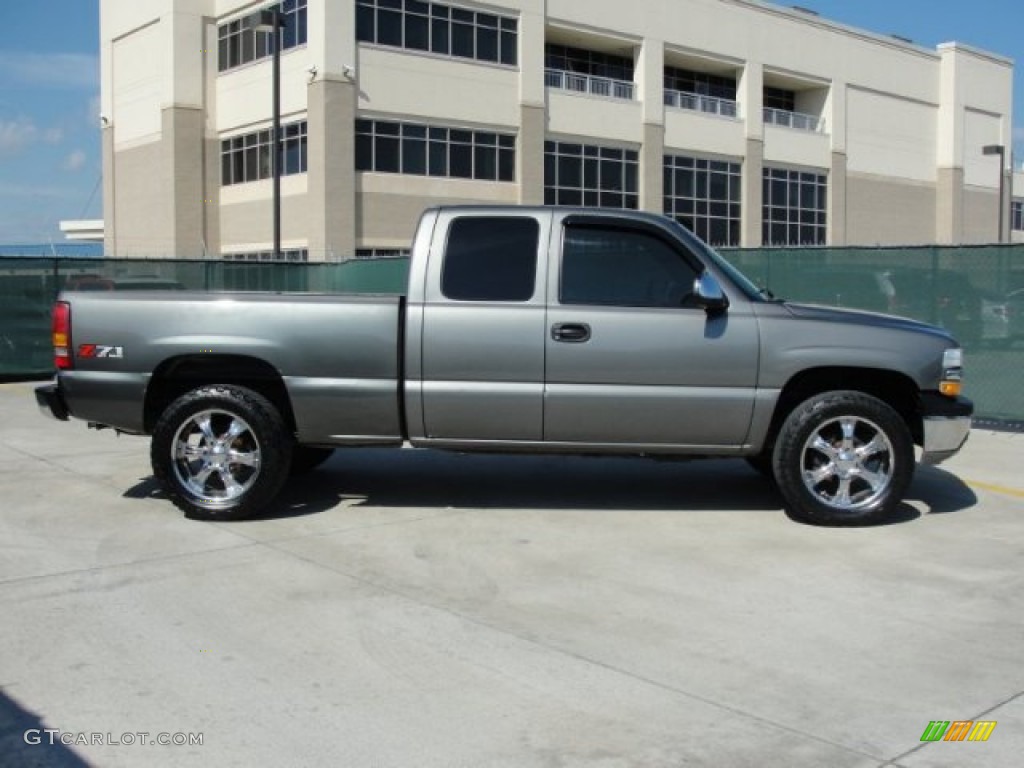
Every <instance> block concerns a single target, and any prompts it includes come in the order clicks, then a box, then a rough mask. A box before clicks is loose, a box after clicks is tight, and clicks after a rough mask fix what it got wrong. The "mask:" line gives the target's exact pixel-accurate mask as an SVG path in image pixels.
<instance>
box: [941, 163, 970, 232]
mask: <svg viewBox="0 0 1024 768" xmlns="http://www.w3.org/2000/svg"><path fill="white" fill-rule="evenodd" d="M935 202H936V208H937V210H936V215H935V242H937V243H938V244H939V245H959V244H960V243H962V242H963V239H964V217H963V214H964V169H963V168H939V178H938V183H937V184H936V189H935Z"/></svg>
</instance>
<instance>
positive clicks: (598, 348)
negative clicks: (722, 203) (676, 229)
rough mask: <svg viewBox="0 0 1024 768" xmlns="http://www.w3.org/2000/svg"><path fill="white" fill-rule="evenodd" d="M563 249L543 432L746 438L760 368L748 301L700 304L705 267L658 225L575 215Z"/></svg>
mask: <svg viewBox="0 0 1024 768" xmlns="http://www.w3.org/2000/svg"><path fill="white" fill-rule="evenodd" d="M602 222H603V223H602ZM560 251H561V259H553V260H552V262H553V263H552V265H551V268H550V270H549V291H548V294H549V302H550V306H549V313H548V322H547V326H548V328H547V330H548V332H547V334H546V342H545V343H546V348H547V372H546V382H545V410H544V424H545V428H544V438H545V440H546V441H549V442H557V443H589V444H602V443H603V444H610V445H611V444H633V445H638V446H642V445H649V446H652V447H654V449H655V450H657V449H659V448H660V449H665V447H666V446H679V447H681V448H687V449H691V450H692V449H697V448H699V446H715V447H721V446H738V445H741V444H742V443H743V442H744V441H745V439H746V436H747V432H748V430H749V427H750V420H751V415H752V412H753V403H754V392H755V386H756V377H757V366H758V331H757V320H756V318H755V317H754V316H753V315H752V314H751V312H750V308H749V304H747V303H746V302H739V301H737V302H734V303H733V306H732V307H731V308H730V309H729V310H728V311H726V312H721V313H718V314H709V313H708V312H706V311H705V310H704V309H702V308H699V307H697V306H695V305H694V303H693V298H694V297H693V286H694V280H695V279H696V278H697V276H698V275H699V274H700V273H701V272H702V271H703V265H702V263H701V262H700V261H699V260H698V259H697V257H696V255H695V254H693V253H691V252H690V251H689V249H688V247H687V246H686V245H685V244H684V243H682V242H680V241H679V240H677V239H676V238H675V237H674V236H672V235H671V234H670V233H669V232H667V231H666V230H663V229H662V228H661V227H659V226H656V225H655V224H653V223H646V222H637V221H627V220H625V219H623V218H614V217H609V218H608V219H601V218H596V217H584V216H578V217H575V218H574V217H571V216H570V217H568V218H566V219H565V221H564V226H563V228H562V233H561V243H560Z"/></svg>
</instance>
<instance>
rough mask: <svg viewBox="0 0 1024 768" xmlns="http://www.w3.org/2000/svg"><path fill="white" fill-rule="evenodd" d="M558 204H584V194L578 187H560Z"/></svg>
mask: <svg viewBox="0 0 1024 768" xmlns="http://www.w3.org/2000/svg"><path fill="white" fill-rule="evenodd" d="M557 205H583V195H582V194H581V193H580V191H579V190H578V189H560V190H558V202H557Z"/></svg>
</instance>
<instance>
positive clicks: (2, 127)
mask: <svg viewBox="0 0 1024 768" xmlns="http://www.w3.org/2000/svg"><path fill="white" fill-rule="evenodd" d="M38 135H39V129H38V128H36V124H35V123H34V122H32V120H31V119H30V118H28V117H25V116H23V115H22V116H19V117H16V118H14V119H13V120H0V152H17V151H19V150H21V149H24V148H25V147H27V146H28V145H29V144H31V143H32V142H33V141H35V140H36V137H37V136H38Z"/></svg>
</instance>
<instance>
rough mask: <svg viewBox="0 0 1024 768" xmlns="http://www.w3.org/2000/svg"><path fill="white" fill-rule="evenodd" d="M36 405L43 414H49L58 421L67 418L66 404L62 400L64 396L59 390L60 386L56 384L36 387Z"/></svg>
mask: <svg viewBox="0 0 1024 768" xmlns="http://www.w3.org/2000/svg"><path fill="white" fill-rule="evenodd" d="M36 405H38V406H39V410H40V411H42V413H43V415H44V416H49V417H51V418H54V419H57V420H59V421H67V420H68V415H69V411H68V404H67V403H66V402H64V396H63V395H62V394H61V392H60V387H59V386H58V385H56V384H47V385H46V386H43V387H36Z"/></svg>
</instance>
